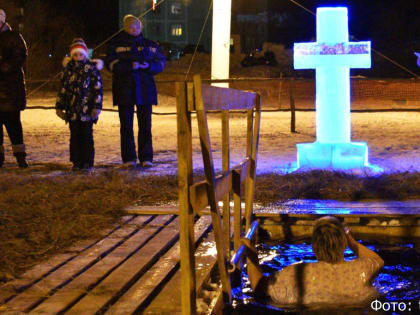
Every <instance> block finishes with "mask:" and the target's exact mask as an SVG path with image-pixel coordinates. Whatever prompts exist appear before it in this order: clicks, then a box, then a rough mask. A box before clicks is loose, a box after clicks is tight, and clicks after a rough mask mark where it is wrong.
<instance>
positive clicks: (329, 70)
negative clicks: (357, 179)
mask: <svg viewBox="0 0 420 315" xmlns="http://www.w3.org/2000/svg"><path fill="white" fill-rule="evenodd" d="M316 34H317V41H316V42H311V43H296V44H295V45H294V67H295V69H316V136H317V140H316V142H315V143H303V144H298V145H297V151H298V156H297V166H298V168H332V169H344V170H348V169H357V168H365V167H367V166H369V163H368V147H367V145H366V143H363V142H351V140H350V138H351V121H350V68H370V66H371V49H370V42H368V41H366V42H350V41H349V32H348V16H347V8H343V7H334V8H318V9H317V17H316Z"/></svg>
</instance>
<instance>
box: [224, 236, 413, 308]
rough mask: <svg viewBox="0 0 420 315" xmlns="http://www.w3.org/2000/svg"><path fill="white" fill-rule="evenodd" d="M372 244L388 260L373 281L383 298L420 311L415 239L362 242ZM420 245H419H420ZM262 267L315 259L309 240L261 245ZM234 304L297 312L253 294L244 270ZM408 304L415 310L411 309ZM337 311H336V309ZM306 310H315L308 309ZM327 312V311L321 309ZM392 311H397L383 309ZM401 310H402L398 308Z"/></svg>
mask: <svg viewBox="0 0 420 315" xmlns="http://www.w3.org/2000/svg"><path fill="white" fill-rule="evenodd" d="M362 243H363V244H364V245H366V246H367V247H368V248H370V249H372V250H374V251H375V252H377V253H378V254H379V255H380V256H381V257H382V258H383V259H384V261H385V266H384V268H383V269H382V270H381V272H380V273H379V275H378V276H377V278H376V279H375V280H374V282H373V284H374V285H375V287H376V288H377V289H378V291H379V292H380V293H381V295H382V296H381V298H380V301H382V302H404V303H406V305H407V309H406V311H405V312H403V313H405V314H409V313H414V314H415V313H417V314H420V304H419V303H420V252H419V247H417V248H416V246H415V245H414V244H413V243H406V244H395V245H383V244H372V243H368V242H362ZM417 246H418V245H417ZM257 250H258V256H259V259H260V263H261V265H262V266H261V267H262V269H263V272H264V273H265V274H270V273H273V272H276V271H279V270H281V269H283V268H284V267H286V266H288V265H290V264H293V263H296V262H307V263H309V262H315V261H316V258H315V255H314V253H313V252H312V246H311V244H310V243H309V242H303V243H299V244H280V245H267V244H260V245H258V246H257ZM344 258H345V260H352V259H354V258H355V256H354V254H353V252H352V251H351V250H349V249H347V250H346V251H345V253H344ZM233 305H234V307H233V310H232V311H230V312H229V313H232V314H264V315H267V314H272V313H284V312H286V313H295V312H296V311H293V310H288V311H286V310H281V309H278V308H275V307H273V306H269V305H264V304H262V303H259V302H256V301H255V300H254V298H253V296H252V291H251V289H250V286H249V282H248V279H247V275H246V273H243V274H242V286H238V287H235V288H234V303H233ZM408 305H410V306H411V307H410V308H411V310H412V311H411V312H408ZM335 311H336V312H335ZM305 313H308V314H309V313H312V312H310V311H309V312H308V311H306V312H305ZM320 313H323V312H320ZM340 313H342V314H345V313H346V314H347V313H348V314H352V313H355V314H367V313H369V314H371V313H372V314H373V313H376V314H378V313H381V312H380V311H378V312H374V311H373V310H372V309H371V308H370V307H369V308H365V309H360V308H359V309H356V310H355V309H353V310H352V311H350V310H346V311H344V310H332V311H329V314H340ZM382 313H386V314H391V313H393V312H382ZM395 313H401V312H398V311H397V312H395Z"/></svg>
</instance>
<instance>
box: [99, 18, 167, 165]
mask: <svg viewBox="0 0 420 315" xmlns="http://www.w3.org/2000/svg"><path fill="white" fill-rule="evenodd" d="M123 24H124V31H123V32H121V33H119V34H118V35H117V36H116V37H115V38H114V39H113V40H112V41H111V43H110V45H109V47H108V51H107V57H106V66H107V68H108V70H110V71H111V72H112V94H113V102H114V106H118V113H119V117H120V124H121V126H120V134H121V157H122V160H123V163H124V166H125V167H135V166H136V162H137V155H136V145H135V142H134V134H133V119H134V105H135V106H136V107H137V120H138V124H139V134H138V158H139V161H140V165H141V166H142V167H151V166H152V165H153V164H152V162H153V145H152V131H151V129H152V105H157V91H156V84H155V80H154V76H155V75H156V74H158V73H160V72H162V71H163V69H164V67H165V63H166V59H165V56H164V54H163V53H162V51H161V49H160V47H159V45H158V44H157V43H155V42H153V41H151V40H148V39H146V38H144V37H143V35H142V33H141V32H142V23H141V21H140V20H139V19H138V18H136V17H135V16H133V15H126V16H125V17H124V20H123Z"/></svg>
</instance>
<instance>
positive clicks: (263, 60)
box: [241, 51, 277, 67]
mask: <svg viewBox="0 0 420 315" xmlns="http://www.w3.org/2000/svg"><path fill="white" fill-rule="evenodd" d="M241 65H242V67H252V66H261V65H266V66H276V65H277V60H276V56H275V55H274V53H273V52H271V51H266V52H264V56H263V57H256V56H255V52H252V53H250V54H248V55H246V56H245V58H244V59H243V60H242V61H241Z"/></svg>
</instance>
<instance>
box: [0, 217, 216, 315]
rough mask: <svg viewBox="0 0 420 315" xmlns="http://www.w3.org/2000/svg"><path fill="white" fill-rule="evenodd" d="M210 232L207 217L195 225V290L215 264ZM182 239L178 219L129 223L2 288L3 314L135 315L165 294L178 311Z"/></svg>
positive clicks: (130, 220) (144, 219)
mask: <svg viewBox="0 0 420 315" xmlns="http://www.w3.org/2000/svg"><path fill="white" fill-rule="evenodd" d="M210 230H211V219H210V217H209V216H203V217H201V218H200V219H199V220H198V221H197V222H196V224H195V241H196V246H198V252H197V254H196V255H197V268H198V270H199V273H198V275H199V276H198V278H197V288H201V286H202V283H203V282H204V281H205V280H206V279H208V277H209V275H210V271H211V269H212V268H213V266H214V263H215V252H213V247H214V242H213V239H212V234H211V233H210V235H211V236H210V238H206V237H207V236H206V235H207V233H208V232H209V231H210ZM178 239H179V221H178V217H177V216H174V215H159V216H150V215H143V216H130V217H126V218H125V221H123V222H122V223H121V226H120V227H119V228H114V229H111V230H109V231H107V235H106V236H105V237H103V238H102V239H100V240H99V241H91V242H89V243H86V242H83V243H80V244H78V245H77V246H73V247H72V248H69V249H68V250H67V252H66V253H65V254H62V255H57V256H55V257H54V258H53V259H51V260H50V261H48V262H46V263H44V264H40V265H39V266H36V267H35V268H33V269H32V270H31V271H29V272H27V273H26V274H25V276H24V277H22V279H19V280H16V281H12V282H11V283H8V284H7V286H3V287H1V288H0V293H1V296H2V297H3V300H5V299H8V301H7V302H6V303H2V304H0V314H2V315H3V314H21V313H30V314H57V313H66V314H78V315H80V314H83V315H85V314H96V313H104V312H107V314H132V313H133V312H135V313H137V311H138V309H139V308H142V307H143V308H145V307H147V306H149V305H150V303H152V302H153V300H154V299H156V298H158V299H159V301H161V300H162V299H163V300H165V297H162V294H169V296H168V299H172V300H173V301H174V302H173V305H175V306H176V308H177V310H178V311H180V310H181V309H180V308H181V301H180V288H179V281H180V279H179V251H180V250H179V241H178ZM205 252H207V254H208V255H207V256H208V257H205V256H206V255H205ZM209 252H210V254H209ZM69 255H70V256H69ZM168 286H169V287H168ZM4 287H7V288H8V290H3V289H4ZM17 288H21V291H18V290H17ZM159 303H160V302H159ZM157 313H159V314H160V312H159V311H158V312H157Z"/></svg>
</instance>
